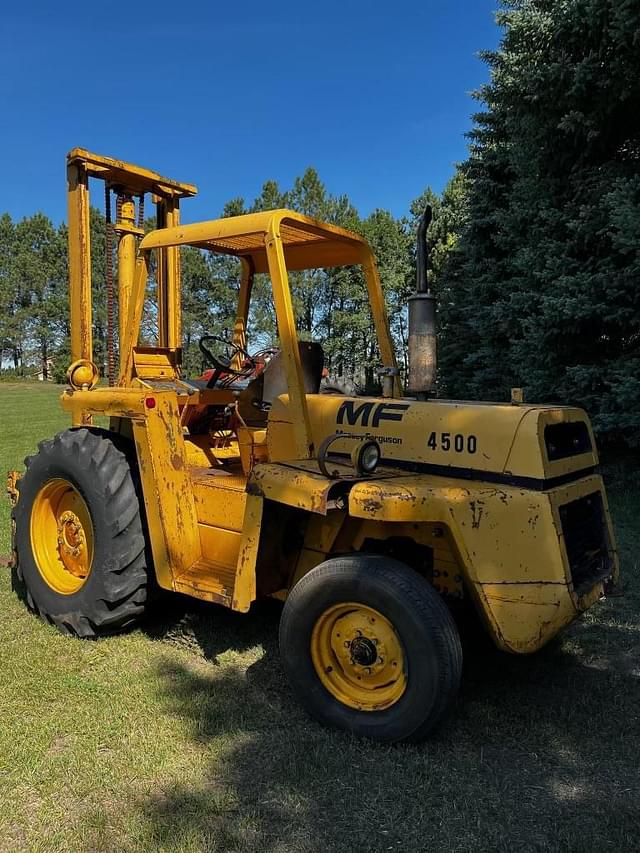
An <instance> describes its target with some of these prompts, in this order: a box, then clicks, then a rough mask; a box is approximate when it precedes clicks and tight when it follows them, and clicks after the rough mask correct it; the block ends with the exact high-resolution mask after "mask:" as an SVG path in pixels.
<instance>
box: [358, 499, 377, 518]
mask: <svg viewBox="0 0 640 853" xmlns="http://www.w3.org/2000/svg"><path fill="white" fill-rule="evenodd" d="M360 505H361V506H362V509H363V510H364V511H365V512H370V513H372V514H373V513H376V512H379V511H380V510H381V509H382V501H376V500H374V499H373V498H366V499H365V500H363V501H362V503H361V504H360Z"/></svg>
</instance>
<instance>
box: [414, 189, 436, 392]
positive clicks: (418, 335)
mask: <svg viewBox="0 0 640 853" xmlns="http://www.w3.org/2000/svg"><path fill="white" fill-rule="evenodd" d="M431 218H432V211H431V205H430V204H428V205H427V206H426V208H425V210H424V213H423V214H422V218H421V219H420V224H419V226H418V242H417V246H416V292H415V293H414V295H413V296H410V297H409V376H408V381H407V393H408V394H409V395H410V396H412V397H417V398H418V399H419V400H426V399H428V398H429V397H434V396H435V393H436V366H437V356H436V298H435V296H434V295H433V294H432V293H431V291H430V290H429V285H428V282H427V228H428V227H429V224H430V223H431Z"/></svg>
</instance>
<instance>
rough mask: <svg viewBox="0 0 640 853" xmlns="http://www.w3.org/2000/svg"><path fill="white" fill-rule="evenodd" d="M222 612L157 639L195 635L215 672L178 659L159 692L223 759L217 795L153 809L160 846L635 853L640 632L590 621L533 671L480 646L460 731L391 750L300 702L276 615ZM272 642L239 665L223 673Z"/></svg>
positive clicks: (211, 789) (150, 818) (165, 802)
mask: <svg viewBox="0 0 640 853" xmlns="http://www.w3.org/2000/svg"><path fill="white" fill-rule="evenodd" d="M603 607H604V608H605V612H604V614H601V615H606V612H607V611H608V609H609V604H606V605H603ZM214 611H215V612H214V613H212V611H211V608H206V609H201V608H199V607H196V608H188V610H187V611H186V612H185V613H184V614H183V615H182V616H181V617H180V619H179V620H178V621H177V622H174V623H173V625H166V624H165V625H164V627H162V628H159V629H158V630H159V631H160V635H162V636H165V637H166V638H168V639H171V640H172V641H174V642H175V641H180V640H179V637H180V635H182V636H183V638H184V636H185V628H188V631H187V632H186V633H188V635H189V638H190V639H189V640H184V639H183V640H182V642H186V643H187V644H189V643H191V644H196V645H197V647H198V648H199V653H200V654H203V655H204V656H205V657H206V658H207V659H208V660H210V661H211V662H212V663H213V664H214V665H213V666H212V668H211V671H210V672H208V673H207V672H204V673H203V672H202V671H195V670H191V669H189V668H187V667H182V666H176V665H175V664H171V665H170V664H167V665H166V666H165V667H164V668H163V670H162V673H161V676H162V685H163V687H162V695H161V697H160V699H161V701H162V703H163V704H164V705H165V707H166V708H167V709H168V710H169V711H170V712H171V713H173V714H175V715H177V716H178V717H180V719H182V720H183V721H184V723H185V725H187V726H189V727H190V729H191V733H192V737H193V739H194V741H196V742H198V743H200V744H206V745H209V746H210V747H211V750H212V758H211V764H210V768H209V771H208V776H207V779H206V781H205V783H204V784H203V783H201V782H199V783H198V785H194V784H192V783H190V782H189V780H185V782H184V784H182V785H180V786H178V787H174V788H172V789H171V790H163V791H162V792H161V793H160V794H159V795H158V796H157V797H154V798H152V799H150V800H149V801H147V802H146V803H145V804H144V813H145V820H146V825H147V832H148V836H149V837H148V841H149V842H150V843H151V844H152V846H154V847H156V848H158V849H167V850H181V849H188V850H211V851H265V853H266V851H273V853H276V851H277V853H285V851H287V853H293V851H296V853H304V851H333V850H335V851H386V850H402V851H422V850H446V851H448V850H451V851H454V850H455V851H463V850H474V851H475V850H492V851H493V850H504V851H513V850H575V851H586V850H598V851H600V850H631V849H637V846H636V845H637V838H638V833H639V831H640V819H639V816H638V796H639V795H640V777H639V771H638V761H637V744H638V735H639V734H640V731H639V728H638V713H639V711H638V709H639V708H640V679H639V676H640V671H639V668H640V662H639V660H640V650H639V648H638V637H639V636H640V634H638V630H639V625H638V622H637V620H636V621H635V622H634V623H633V624H627V625H617V626H616V625H613V624H610V625H608V626H603V625H602V624H600V623H598V622H595V623H593V624H585V623H583V624H580V625H578V626H576V628H575V629H572V630H571V631H570V632H569V633H568V634H567V635H566V637H565V639H564V640H563V641H558V642H557V643H555V644H554V645H553V646H552V647H550V648H548V649H546V650H544V651H543V652H541V653H539V654H537V655H535V656H532V657H527V658H516V657H509V656H505V655H502V654H500V653H498V652H496V651H493V650H491V649H490V648H488V647H487V646H485V645H481V646H477V645H476V646H475V648H474V649H467V655H466V661H465V673H464V681H463V689H462V695H461V697H460V701H459V703H458V705H457V707H456V709H455V711H454V713H453V715H452V716H451V717H450V718H449V720H447V721H446V722H445V723H444V724H443V725H442V726H441V727H440V729H439V730H438V731H436V732H435V733H434V734H433V735H432V736H431V738H430V739H429V740H428V741H426V742H425V743H423V744H420V745H412V746H406V745H399V746H389V747H383V746H378V745H374V744H371V743H367V742H362V741H359V740H357V739H355V738H353V737H350V736H348V735H344V734H341V733H336V732H330V731H327V730H325V729H322V728H321V727H319V726H318V725H316V724H315V723H314V722H313V721H311V720H309V719H308V718H307V716H306V715H305V714H304V712H303V711H302V710H301V709H300V708H299V707H298V706H297V705H296V704H295V703H294V701H293V699H292V698H291V696H290V694H289V691H288V688H287V686H286V684H285V682H284V679H283V676H282V673H281V670H280V665H279V660H278V655H277V648H276V636H277V621H278V615H279V608H278V606H277V605H275V604H274V605H273V606H271V605H269V604H266V605H262V606H260V607H258V608H257V609H256V612H255V613H252V614H251V615H250V616H249V617H242V616H239V615H237V614H233V613H230V612H228V611H222V610H218V608H214ZM162 632H164V633H162ZM260 645H261V646H262V648H263V650H264V652H263V654H262V656H261V657H260V658H259V659H258V660H257V661H256V662H254V663H252V664H251V665H250V666H249V667H248V668H246V669H244V670H242V669H230V668H229V667H228V666H224V667H223V666H216V663H217V662H219V661H220V660H221V659H224V655H225V654H226V653H227V652H229V651H230V650H234V651H242V650H243V649H254V648H255V647H256V646H260ZM621 650H622V651H623V652H624V653H625V654H627V655H628V660H627V663H628V665H627V666H624V667H621V666H619V665H618V663H617V658H615V655H618V654H619V652H620V651H621ZM609 652H612V653H614V657H613V658H612V657H611V656H610V655H609V656H608V653H609Z"/></svg>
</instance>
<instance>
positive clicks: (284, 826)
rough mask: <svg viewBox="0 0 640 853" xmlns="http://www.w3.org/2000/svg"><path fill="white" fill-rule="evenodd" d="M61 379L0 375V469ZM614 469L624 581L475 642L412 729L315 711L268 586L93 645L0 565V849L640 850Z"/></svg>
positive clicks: (627, 494) (3, 539)
mask: <svg viewBox="0 0 640 853" xmlns="http://www.w3.org/2000/svg"><path fill="white" fill-rule="evenodd" d="M59 390H60V389H56V388H53V387H51V386H48V387H43V386H42V385H41V384H33V385H23V386H16V385H13V386H10V385H4V386H3V385H0V470H1V471H3V472H4V471H6V470H7V469H8V468H10V467H14V466H17V467H21V466H22V460H23V457H24V456H25V455H27V454H28V453H32V452H34V450H35V448H36V445H37V442H38V440H40V439H41V438H44V437H46V436H49V435H52V434H53V433H54V432H56V431H57V430H59V429H62V428H64V427H65V425H66V417H65V416H64V415H63V414H62V413H61V411H60V410H59V408H58V404H57V396H58V394H59ZM606 474H607V478H608V481H609V494H610V500H611V504H612V509H613V515H614V521H615V525H616V533H617V537H618V543H619V547H620V552H621V555H622V567H623V572H624V585H625V588H626V595H625V597H623V598H616V599H611V600H607V601H603V602H601V603H599V604H598V605H597V606H596V607H595V608H594V609H593V610H592V611H591V612H590V613H589V614H587V616H586V617H585V618H584V619H582V620H581V621H580V622H579V623H578V624H576V625H574V626H573V627H572V628H571V629H570V630H569V631H567V632H566V633H565V634H564V635H563V637H562V639H561V640H559V641H556V642H554V643H552V645H551V647H549V648H548V649H546V650H545V651H543V652H542V653H540V654H537V655H535V656H532V657H528V658H515V657H510V656H506V655H501V654H499V653H497V652H494V651H492V650H491V649H489V648H484V647H478V648H475V649H471V650H467V655H466V659H465V671H464V683H463V690H462V695H461V697H460V701H459V703H458V705H457V707H456V709H455V712H454V714H453V716H452V717H451V718H450V719H449V720H448V721H447V722H446V723H445V724H444V725H442V727H441V728H440V729H439V730H438V731H437V732H436V733H435V734H434V735H433V736H432V737H431V739H430V740H428V741H427V742H425V743H423V744H420V745H417V746H404V745H400V746H394V747H380V746H376V745H372V744H370V743H366V742H361V741H358V740H356V739H354V738H352V737H349V736H346V735H343V734H340V733H335V732H330V731H326V730H324V729H322V728H320V727H319V726H317V725H316V724H315V723H313V722H311V721H310V720H309V719H308V718H307V717H306V715H305V714H304V712H303V711H302V710H301V709H300V708H299V707H298V706H297V705H296V704H295V703H294V702H293V700H292V698H291V696H290V694H289V690H288V688H287V685H286V684H285V682H284V680H283V676H282V674H281V671H280V666H279V662H278V653H277V645H276V633H277V624H278V606H277V605H276V604H275V603H274V604H273V605H271V604H269V603H267V604H262V605H260V606H257V607H256V608H255V609H254V611H252V612H251V613H250V614H248V615H246V616H241V615H234V614H231V613H229V612H227V611H225V610H223V609H221V608H217V607H212V606H211V607H206V606H200V605H198V604H197V603H194V604H192V603H191V602H189V601H187V600H185V599H182V598H180V599H178V598H177V597H176V600H175V603H174V605H173V607H172V608H171V610H170V611H169V612H165V613H162V614H158V615H157V616H156V617H155V618H153V619H152V620H150V621H149V623H148V624H147V625H146V626H144V628H142V629H139V630H136V631H134V632H133V633H130V634H128V635H126V636H122V637H116V638H113V639H109V640H103V641H100V642H82V641H78V640H72V639H68V638H65V637H62V636H60V635H58V634H57V633H56V631H55V630H54V629H53V628H51V627H50V626H48V625H45V624H43V623H42V622H40V621H39V620H38V619H37V618H35V617H34V616H33V615H31V614H30V613H29V612H28V611H27V610H26V608H25V606H24V604H23V602H22V601H21V600H20V598H19V596H18V594H17V593H16V592H15V591H13V590H12V580H11V572H10V570H9V569H8V568H2V569H0V608H1V611H0V805H1V808H0V851H20V850H33V851H40V850H41V851H48V852H49V851H158V850H160V851H194V853H195V851H205V850H207V851H225V852H226V851H244V853H246V852H247V851H256V852H257V851H261V853H262V851H264V852H265V853H266V851H272V852H273V853H305V851H322V853H328V851H341V853H345V852H346V851H388V850H393V851H434V852H435V851H478V850H486V851H517V850H532V851H534V850H540V851H543V850H544V851H556V850H557V851H574V850H575V851H591V850H593V851H607V850H612V851H627V850H638V849H640V724H639V723H640V567H639V564H638V550H639V548H640V474H639V472H638V467H637V460H634V459H633V458H628V459H625V460H622V461H620V462H618V463H617V464H611V465H610V466H609V467H607V469H606ZM8 552H9V507H8V502H7V501H6V500H4V499H3V500H2V501H1V508H0V554H3V555H6V554H8Z"/></svg>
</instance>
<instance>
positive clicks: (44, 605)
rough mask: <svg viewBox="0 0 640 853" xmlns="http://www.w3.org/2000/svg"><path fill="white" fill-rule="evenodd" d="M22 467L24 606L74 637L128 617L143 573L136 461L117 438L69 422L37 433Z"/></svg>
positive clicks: (19, 532)
mask: <svg viewBox="0 0 640 853" xmlns="http://www.w3.org/2000/svg"><path fill="white" fill-rule="evenodd" d="M25 465H26V471H25V474H24V476H23V477H22V478H21V479H20V480H19V482H18V488H19V492H20V496H19V500H18V502H17V504H16V506H15V508H14V510H13V518H14V521H15V544H16V551H17V563H18V565H17V571H18V577H19V578H20V580H22V581H23V582H24V584H25V587H26V595H27V603H28V604H29V606H30V607H31V608H32V609H33V610H34V611H35V612H36V613H37V614H38V615H39V616H41V617H42V618H43V619H45V620H46V621H48V622H50V623H51V624H53V625H56V627H58V628H59V629H60V630H61V631H62V632H63V633H65V634H73V635H76V636H78V637H86V638H94V637H99V636H104V635H107V634H113V633H115V632H117V631H122V630H124V629H127V628H129V627H131V626H132V625H134V624H135V623H136V622H137V621H138V620H139V619H140V618H141V617H142V615H143V613H144V611H145V604H146V602H147V597H148V583H149V579H148V572H147V559H146V542H145V535H144V530H143V521H142V518H143V513H142V509H141V502H140V499H139V497H138V494H137V492H136V488H135V484H134V480H136V479H137V478H136V476H135V475H136V472H135V467H134V468H132V465H133V466H135V463H134V462H130V461H129V459H128V458H127V455H126V454H125V452H124V443H123V441H122V439H121V438H120V436H117V435H114V434H111V433H108V432H106V431H103V430H97V429H88V428H80V429H71V430H66V431H64V432H61V433H58V435H56V436H55V437H54V438H53V439H49V440H46V441H42V442H41V443H40V444H39V446H38V453H37V454H36V455H35V456H31V457H29V458H27V459H25Z"/></svg>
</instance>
